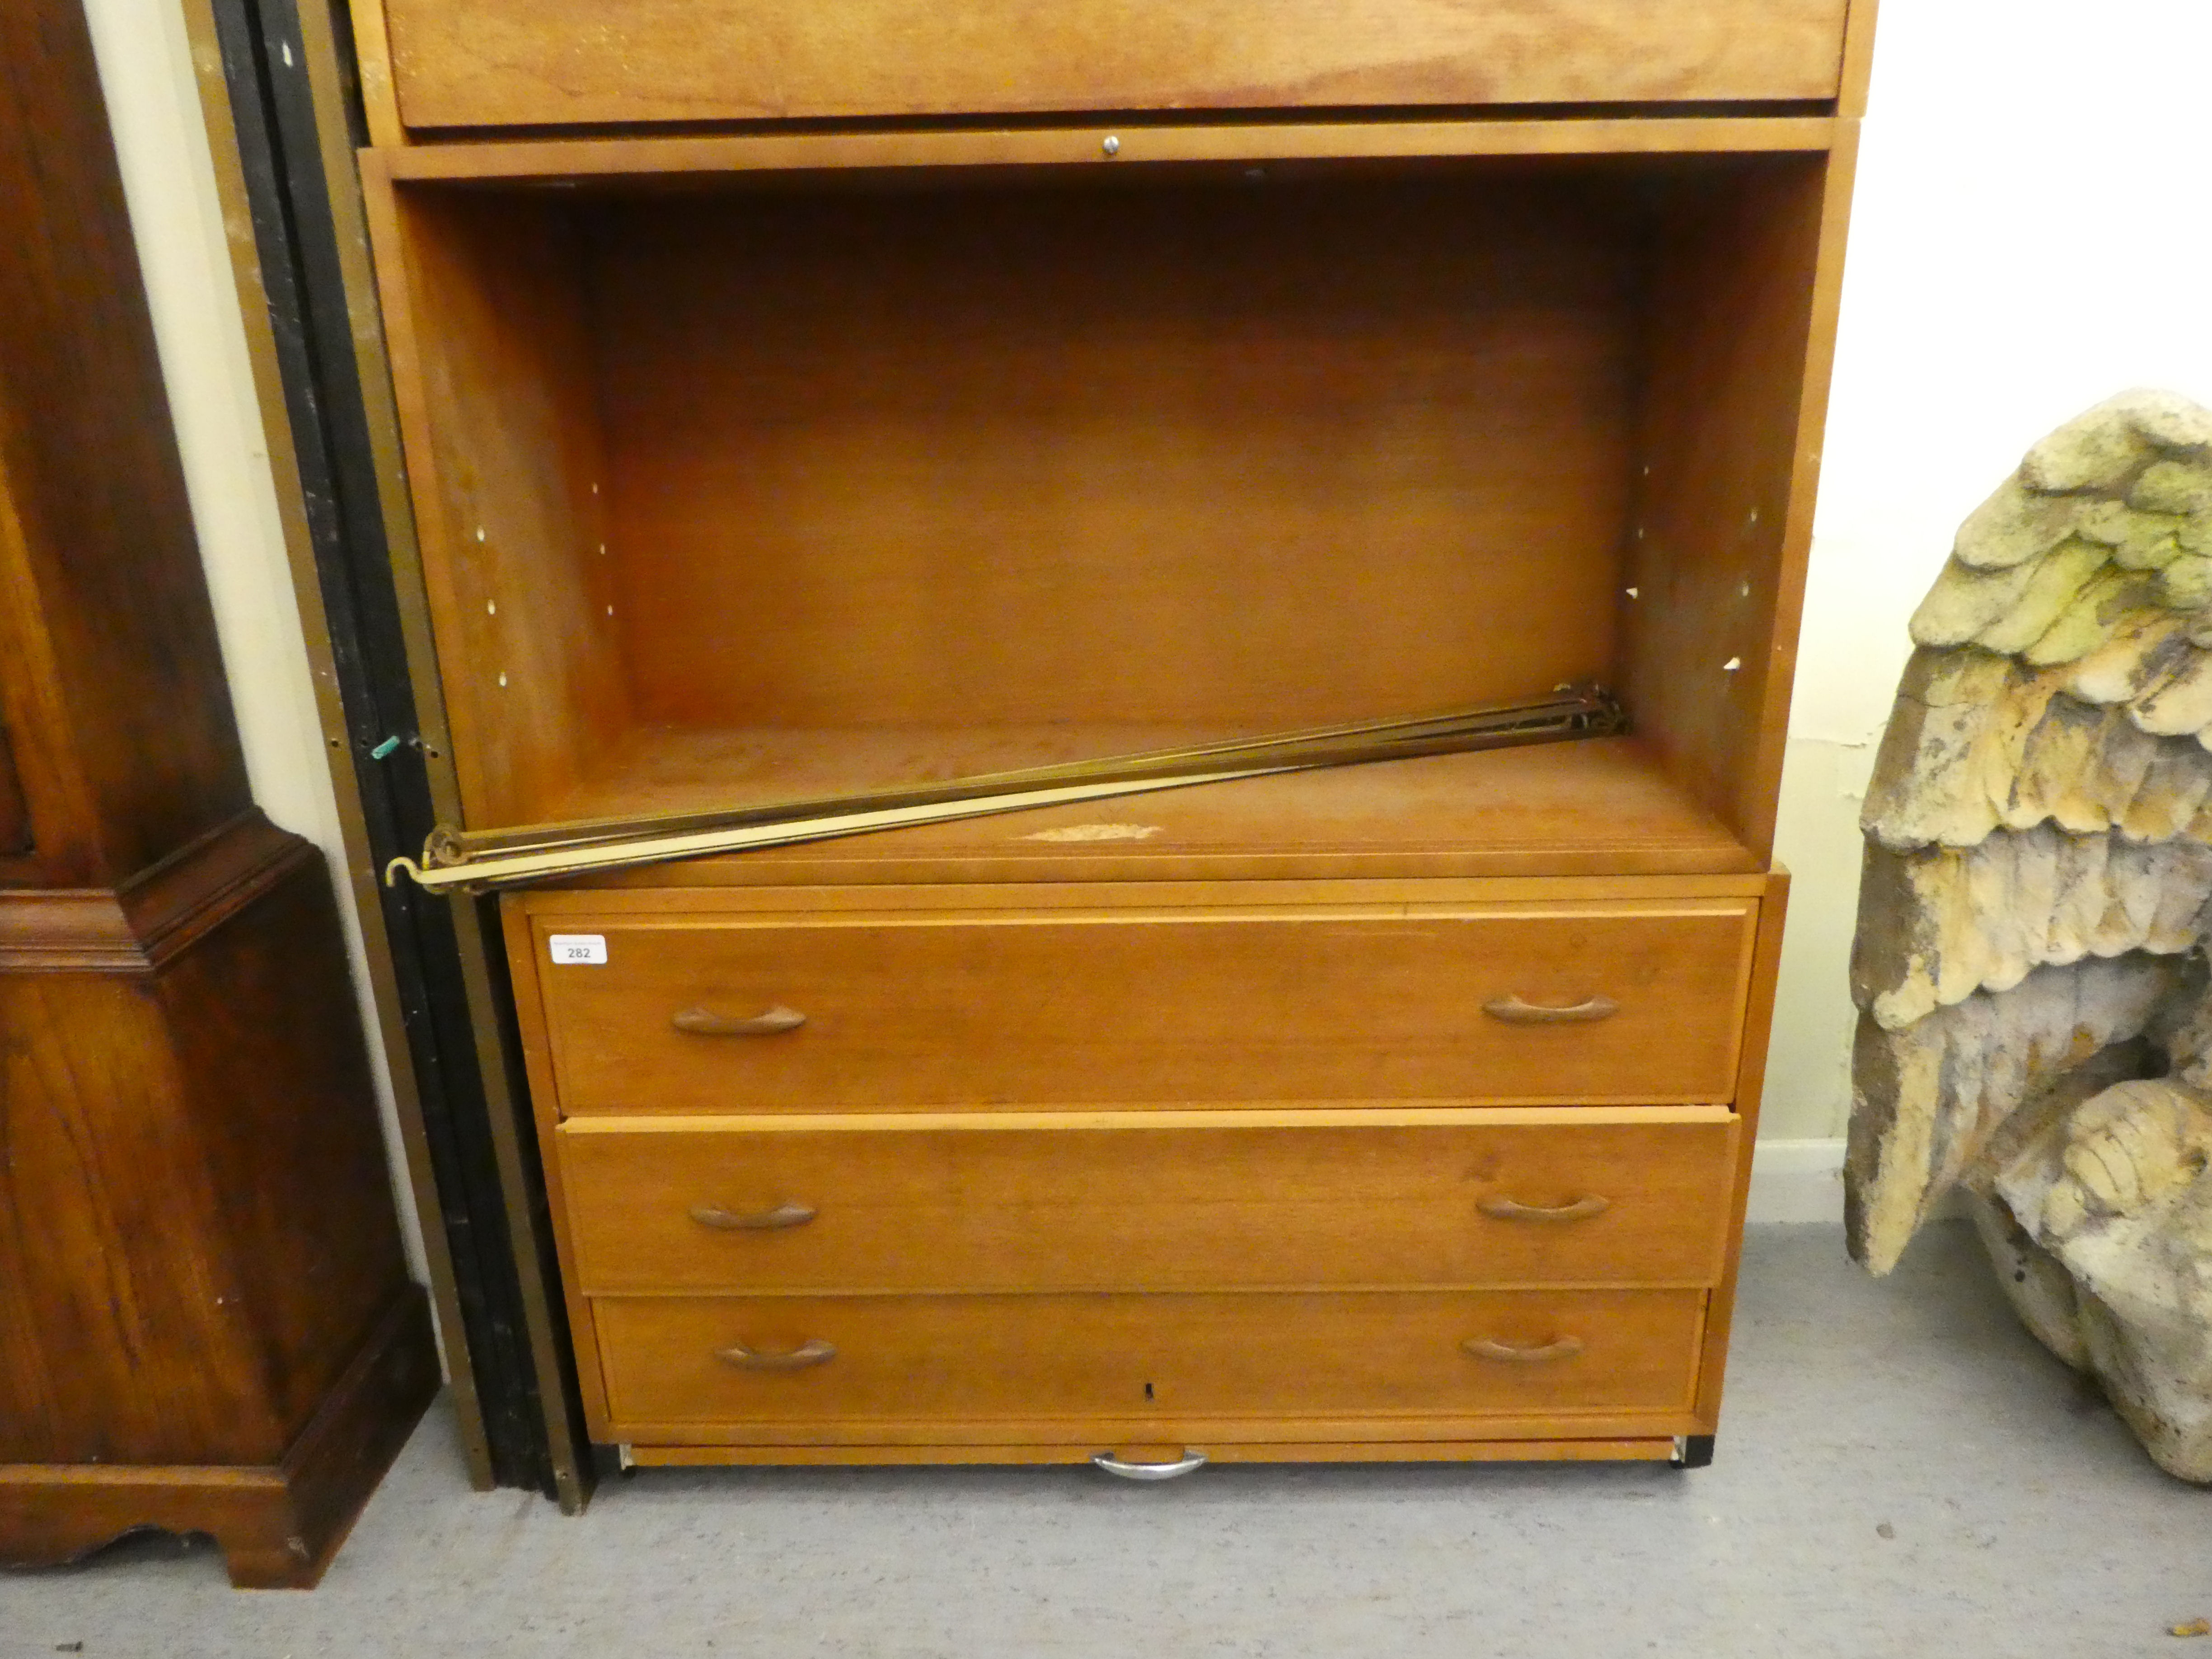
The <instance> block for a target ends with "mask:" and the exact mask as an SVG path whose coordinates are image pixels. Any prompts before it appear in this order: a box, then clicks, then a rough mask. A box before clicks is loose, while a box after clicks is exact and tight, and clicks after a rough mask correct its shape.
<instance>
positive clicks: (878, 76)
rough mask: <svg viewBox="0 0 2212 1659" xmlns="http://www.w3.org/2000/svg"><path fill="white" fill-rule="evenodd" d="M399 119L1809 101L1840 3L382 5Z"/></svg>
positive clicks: (491, 1) (427, 125)
mask: <svg viewBox="0 0 2212 1659" xmlns="http://www.w3.org/2000/svg"><path fill="white" fill-rule="evenodd" d="M380 13H381V19H382V21H383V23H384V25H385V27H386V29H388V34H389V41H388V51H389V53H390V58H389V66H390V75H391V79H392V83H393V85H394V87H395V88H396V94H397V104H398V116H399V118H400V119H401V120H402V121H403V122H404V124H405V125H406V126H407V127H409V128H410V129H435V128H458V127H472V126H489V127H527V126H541V125H578V126H594V125H597V126H604V125H618V124H629V123H642V122H687V121H688V122H699V121H738V120H761V119H774V120H787V119H793V118H810V117H811V118H820V117H847V118H850V117H869V116H878V117H880V116H931V115H934V116H957V115H965V114H1005V113H1012V112H1024V111H1064V110H1088V109H1103V110H1173V109H1206V108H1215V109H1229V108H1295V107H1298V106H1357V105H1379V106H1407V105H1423V104H1449V105H1473V104H1537V103H1613V102H1628V103H1642V102H1650V101H1655V100H1699V101H1705V102H1711V101H1754V100H1771V101H1791V100H1808V101H1810V100H1827V99H1832V98H1834V97H1835V96H1836V95H1837V92H1838V81H1839V78H1840V74H1841V67H1842V64H1841V59H1842V41H1843V32H1844V0H1530V3H1520V4H1514V5H1501V4H1494V3H1493V4H1469V3H1467V0H1380V3H1375V4H1370V5H1368V6H1364V7H1361V8H1358V9H1355V10H1347V9H1345V8H1343V7H1341V6H1336V5H1331V4H1328V3H1324V0H1275V3H1272V4H1264V3H1261V0H1173V3H1165V4H1154V5H1146V6H1130V5H1126V4H1121V3H1115V0H1060V3H1054V4H1045V3H1042V0H971V3H968V4H963V5H961V6H958V7H944V6H933V5H929V4H927V3H925V0H835V3H828V4H823V3H817V4H807V3H803V0H753V3H745V4H739V3H737V0H710V3H707V4H698V3H684V0H633V3H631V4H629V5H626V6H624V7H623V8H622V9H620V10H619V11H618V12H617V13H615V14H613V15H609V13H608V11H607V9H605V7H592V6H590V5H587V4H585V3H583V0H475V3H472V4H470V5H467V6H458V5H453V4H447V3H440V0H382V3H381V5H380Z"/></svg>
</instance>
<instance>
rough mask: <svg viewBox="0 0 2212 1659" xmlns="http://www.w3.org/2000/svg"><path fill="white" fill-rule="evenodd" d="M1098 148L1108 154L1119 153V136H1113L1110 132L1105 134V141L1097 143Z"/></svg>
mask: <svg viewBox="0 0 2212 1659" xmlns="http://www.w3.org/2000/svg"><path fill="white" fill-rule="evenodd" d="M1098 148H1099V149H1103V150H1104V151H1105V152H1106V153H1107V154H1108V155H1120V154H1121V140H1120V139H1119V138H1116V137H1114V136H1113V135H1112V134H1111V133H1109V134H1108V135H1107V136H1106V142H1105V143H1103V144H1101V145H1099V146H1098Z"/></svg>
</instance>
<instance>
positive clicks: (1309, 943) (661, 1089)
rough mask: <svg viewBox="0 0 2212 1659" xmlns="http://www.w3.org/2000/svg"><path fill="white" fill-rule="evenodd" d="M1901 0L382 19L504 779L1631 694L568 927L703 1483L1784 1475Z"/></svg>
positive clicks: (569, 1100)
mask: <svg viewBox="0 0 2212 1659" xmlns="http://www.w3.org/2000/svg"><path fill="white" fill-rule="evenodd" d="M1358 10H1359V14H1360V15H1359V20H1358V24H1357V26H1356V27H1355V26H1353V25H1352V24H1351V23H1347V22H1346V21H1344V20H1345V18H1346V16H1347V15H1348V14H1347V13H1346V10H1345V9H1343V8H1341V7H1336V6H1323V5H1318V4H1308V3H1297V4H1291V5H1268V6H1261V5H1256V4H1254V3H1251V0H1172V3H1162V4H1160V5H1157V6H1152V7H1140V8H1131V7H1126V6H1121V5H1118V4H1115V5H1109V4H1106V3H1104V0H1065V3H1060V4H1057V5H1054V6H1051V7H1044V6H1039V5H1036V4H1032V3H1027V0H976V3H974V4H969V5H963V6H957V7H939V6H930V5H925V4H922V3H920V0H841V3H838V4H834V5H805V6H802V5H797V4H781V3H747V4H744V5H738V4H734V3H721V4H713V3H709V4H699V3H686V4H684V5H682V6H678V5H676V4H674V3H673V0H670V3H665V4H662V3H641V4H636V5H632V6H629V7H626V8H623V9H621V11H620V12H619V13H618V14H615V15H610V14H609V13H608V11H607V9H605V8H604V7H591V8H586V7H585V6H583V5H580V4H576V3H573V0H469V3H466V4H454V3H447V0H437V3H433V0H385V3H384V4H383V5H382V6H381V7H379V6H378V5H377V4H376V3H374V0H356V9H355V18H356V39H357V43H358V45H359V46H360V49H361V52H362V67H363V85H364V87H365V88H366V90H367V93H368V100H369V105H370V118H371V128H372V131H373V132H374V135H375V137H376V140H377V142H376V143H375V144H374V147H373V148H371V149H368V150H367V151H365V152H363V155H362V168H363V174H364V182H365V188H366V191H367V199H368V213H369V218H370V222H371V227H372V229H373V232H374V244H375V255H376V263H377V269H378V281H379V283H380V289H381V297H382V304H383V307H384V313H385V320H386V329H387V331H388V337H389V340H390V343H391V350H392V364H393V370H394V376H395V382H396V390H397V394H398V407H399V411H400V416H401V422H402V427H403V430H404V441H405V447H406V457H407V465H408V468H409V473H410V480H411V487H412V490H413V494H414V498H415V505H416V519H417V532H418V535H419V538H420V544H421V548H422V565H423V577H424V582H425V586H426V590H427V592H428V599H429V604H430V611H431V618H432V622H433V623H434V627H435V639H436V650H437V657H438V663H439V671H440V675H441V682H442V689H443V699H444V708H445V711H446V715H447V720H448V721H449V722H450V731H451V734H452V740H453V762H454V765H455V769H456V773H457V778H458V784H459V799H460V802H461V805H462V808H463V811H464V813H465V827H466V828H468V829H492V828H498V827H503V826H512V825H520V824H525V823H544V822H558V821H564V820H572V819H578V818H588V817H619V816H625V815H637V814H644V813H652V812H659V811H674V810H691V809H700V808H705V807H709V806H714V805H728V804H734V803H741V802H745V801H750V800H764V799H776V798H782V797H788V796H796V795H812V794H818V793H827V792H830V791H836V790H842V789H852V788H859V787H871V786H888V785H892V784H896V783H901V782H907V781H918V780H923V779H938V778H945V777H950V776H954V775H959V774H962V773H966V772H973V771H979V770H986V769H999V768H1004V767H1011V766H1016V765H1021V764H1027V763H1038V762H1043V761H1048V760H1060V759H1070V758H1076V757H1083V756H1086V755H1103V754H1109V753H1115V752H1121V751H1126V750H1136V749H1141V748H1146V747H1154V746H1159V745H1162V744H1171V743H1176V742H1182V741H1185V740H1197V739H1200V738H1215V737H1221V736H1230V735H1245V734H1250V733H1254V732H1266V731H1272V730H1279V729H1285V728H1291V727H1297V726H1306V725H1312V724H1315V723H1318V722H1322V721H1334V720H1354V719H1361V718H1367V717H1383V716H1389V715H1402V714H1419V713H1426V712H1430V711H1432V710H1434V709H1437V708H1447V707H1452V706H1457V705H1461V704H1465V703H1468V702H1478V701H1483V700H1490V699H1502V698H1509V697H1515V696H1528V695H1534V694H1538V693H1542V692H1546V691H1548V690H1550V689H1551V688H1552V687H1553V685H1554V684H1559V683H1562V682H1568V681H1585V680H1596V681H1599V682H1601V683H1603V684H1607V685H1608V686H1611V687H1613V688H1614V689H1615V690H1617V691H1618V692H1619V693H1620V696H1621V698H1622V700H1623V701H1624V702H1625V703H1626V707H1627V708H1628V711H1629V714H1630V717H1631V720H1632V735H1631V736H1628V737H1626V738H1607V739H1603V740H1598V741H1589V742H1581V743H1572V744H1560V745H1557V746H1551V747H1543V748H1532V749H1522V750H1506V751H1501V752H1492V753H1480V754H1463V755H1458V756H1447V757H1434V758H1428V759H1421V760H1414V761H1407V762H1398V763H1389V764H1383V765H1375V766H1368V767H1358V768H1351V769H1338V770H1333V771H1325V772H1316V773H1309V774H1303V775H1295V776H1283V777H1275V778H1266V779H1258V780H1251V781H1243V782H1237V783H1232V784H1218V785H1210V786H1204V787H1194V788H1189V789H1184V790H1177V791H1170V792H1166V793H1158V794H1150V795H1144V796H1139V797H1135V798H1133V799H1125V800H1122V801H1119V802H1115V803H1113V804H1111V805H1106V806H1100V805H1085V806H1062V807H1054V808H1050V809H1046V810H1040V811H1031V812H1024V813H1018V814H1014V815H1010V816H1006V817H992V818H987V819H981V820H971V821H968V822H963V823H940V824H936V825H933V826H929V827H926V828H914V829H902V830H899V831H896V832H890V833H882V834H877V835H873V836H862V837H856V838H853V839H849V840H845V841H838V842H823V843H818V844H815V845H811V846H803V847H794V848H782V849H778V850H775V851H767V852H760V853H754V854H744V855H740V856H728V857H722V858H717V859H708V860H696V861H692V862H689V863H678V864H668V865H662V866H653V867H650V868H646V869H641V870H635V871H631V872H625V873H623V874H619V875H607V876H601V877H598V878H588V879H578V880H575V881H573V882H570V883H568V884H558V885H546V886H542V887H538V888H535V889H530V890H521V891H518V892H513V893H510V894H509V895H507V896H506V897H505V898H504V899H503V900H502V909H503V915H504V917H505V923H506V936H507V950H508V957H509V966H510V968H511V970H512V976H513V990H514V998H515V1004H516V1012H517V1014H518V1016H519V1020H520V1036H521V1042H522V1045H523V1048H524V1052H525V1055H526V1062H527V1068H528V1073H529V1079H530V1087H531V1093H532V1104H533V1107H534V1112H535V1117H536V1121H537V1126H538V1133H539V1139H540V1146H541V1148H542V1151H543V1153H544V1165H545V1170H546V1176H547V1181H548V1185H549V1188H550V1194H551V1198H552V1204H553V1213H554V1224H555V1231H556V1237H557V1242H558V1249H559V1254H560V1259H561V1273H562V1282H563V1285H564V1286H565V1290H566V1295H567V1302H568V1316H569V1322H570V1326H571V1328H572V1330H573V1333H574V1341H575V1346H576V1354H577V1361H578V1367H579V1371H580V1379H581V1386H582V1389H583V1393H584V1406H585V1412H586V1418H587V1420H588V1423H589V1427H590V1431H591V1434H592V1437H593V1438H594V1440H596V1441H598V1442H600V1443H609V1444H614V1445H619V1446H621V1447H623V1449H625V1452H626V1455H629V1456H630V1457H631V1458H634V1459H635V1461H637V1462H907V1461H1008V1462H1019V1461H1042V1460H1063V1459H1066V1460H1072V1459H1080V1458H1087V1457H1091V1456H1093V1455H1096V1454H1101V1453H1107V1454H1114V1455H1116V1456H1117V1457H1118V1458H1119V1459H1120V1460H1121V1462H1123V1463H1124V1464H1125V1465H1135V1464H1142V1465H1146V1466H1148V1467H1149V1466H1153V1465H1158V1466H1163V1467H1174V1466H1176V1465H1179V1464H1181V1463H1182V1462H1187V1461H1188V1455H1194V1454H1203V1455H1205V1456H1206V1457H1207V1458H1211V1459H1214V1460H1236V1459H1329V1458H1361V1459H1366V1458H1484V1457H1525V1456H1557V1457H1658V1458H1667V1457H1671V1458H1673V1459H1674V1460H1675V1461H1677V1462H1699V1461H1702V1460H1703V1458H1704V1457H1705V1455H1709V1453H1710V1449H1711V1437H1712V1435H1713V1434H1714V1432H1715V1430H1716V1427H1717V1419H1718V1413H1719V1407H1720V1398H1721V1383H1722V1374H1723V1360H1724V1357H1725V1353H1726V1348H1727V1340H1728V1325H1729V1310H1730V1305H1731V1300H1732V1295H1733V1290H1734V1279H1735V1259H1736V1240H1737V1236H1738V1231H1739V1229H1740V1226H1741V1218H1742V1209H1743V1196H1744V1190H1745V1185H1746V1181H1747V1172H1748V1163H1749V1150H1750V1144H1751V1136H1752V1133H1753V1128H1754V1127H1755V1123H1756V1118H1757V1110H1758V1103H1759V1088H1760V1082H1761V1073H1762V1067H1763V1064H1764V1054H1765V1046H1766V1038H1767V1024H1768V1018H1769V1013H1770V1009H1771V998H1772V987H1773V978H1774V972H1775V964H1776V960H1777V957H1778V951H1779V948H1780V939H1781V930H1782V918H1783V904H1784V892H1785V886H1786V878H1785V877H1784V875H1783V874H1782V873H1781V872H1779V871H1777V870H1775V869H1774V868H1773V867H1772V866H1771V856H1770V855H1771V842H1772V836H1773V826H1774V811H1775V794H1776V785H1777V779H1778V773H1779V770H1780V765H1781V758H1782V741H1783V732H1784V715H1785V712H1786V703H1787V699H1788V695H1789V689H1790V672H1791V666H1792V659H1793V650H1794V641H1795V635H1796V623H1797V612H1798V607H1799V603H1800V598H1801V593H1802V578H1803V567H1804V560H1805V555H1806V550H1807V544H1808V533H1809V520H1810V514H1811V508H1812V502H1813V492H1814V471H1815V467H1816V464H1817V459H1818V454H1819V447H1820V422H1821V416H1822V410H1823V407H1824V403H1825V398H1826V378H1827V365H1828V359H1829V353H1830V349H1831V342H1832V332H1833V325H1834V311H1835V295H1836V289H1837V284H1838V276H1839V273H1840V266H1841V258H1842V248H1843V237H1844V221H1845V215H1846V208H1847V204H1848V199H1849V193H1850V173H1851V164H1852V158H1853V155H1854V151H1855V144H1856V138H1857V123H1858V117H1859V111H1860V107H1861V101H1862V97H1863V85H1864V80H1865V68H1866V62H1867V57H1868V53H1869V49H1870V37H1871V30H1872V5H1871V3H1870V0H1851V3H1850V4H1849V5H1848V6H1847V5H1846V4H1845V3H1844V0H1549V3H1545V4H1539V5H1534V6H1530V5H1518V4H1516V5H1511V6H1508V5H1504V4H1498V5H1486V4H1481V3H1474V4H1466V3H1455V4H1446V3H1442V0H1389V3H1386V4H1383V5H1381V6H1371V7H1365V8H1360V9H1358Z"/></svg>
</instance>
